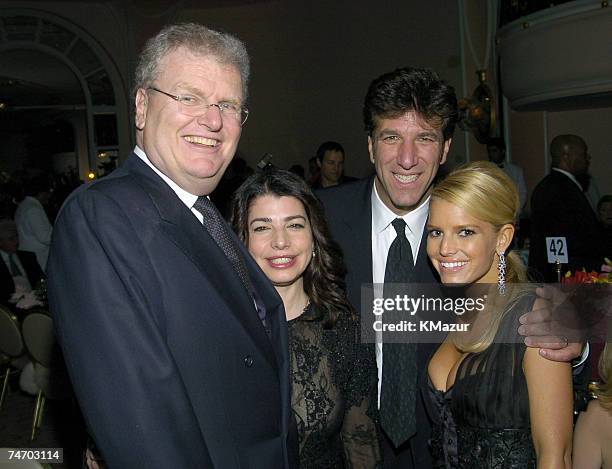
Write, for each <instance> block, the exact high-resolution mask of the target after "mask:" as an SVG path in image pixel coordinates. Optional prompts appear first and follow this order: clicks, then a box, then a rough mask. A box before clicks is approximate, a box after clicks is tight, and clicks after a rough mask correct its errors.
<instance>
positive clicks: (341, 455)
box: [289, 306, 380, 469]
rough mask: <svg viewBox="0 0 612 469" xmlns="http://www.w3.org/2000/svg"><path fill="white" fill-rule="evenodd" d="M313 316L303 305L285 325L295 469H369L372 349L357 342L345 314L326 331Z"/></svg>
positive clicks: (373, 458)
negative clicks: (296, 441)
mask: <svg viewBox="0 0 612 469" xmlns="http://www.w3.org/2000/svg"><path fill="white" fill-rule="evenodd" d="M314 317H315V312H314V311H313V308H312V306H309V307H308V308H307V310H306V311H305V312H304V313H303V314H302V315H301V316H300V317H298V318H296V319H293V320H291V321H289V341H290V347H291V373H292V378H291V384H292V391H291V406H292V408H293V413H294V416H295V419H296V421H297V426H298V434H299V443H300V457H299V461H300V469H309V468H312V469H325V468H330V469H331V468H334V469H341V468H364V469H365V468H375V467H377V464H378V462H379V460H380V451H379V447H378V438H377V434H376V427H375V423H374V420H375V419H374V417H375V414H372V413H371V412H373V409H375V406H370V403H371V402H372V401H373V398H374V397H375V394H374V393H375V392H376V388H375V384H376V364H375V362H374V351H373V350H369V349H368V345H367V344H361V343H360V340H359V328H358V323H357V321H355V320H353V319H350V318H348V317H347V315H344V314H343V315H341V316H340V318H339V320H338V322H337V323H336V325H335V327H334V328H333V329H329V330H325V329H324V328H323V323H322V321H320V320H317V319H313V318H314ZM370 407H372V409H371V408H370Z"/></svg>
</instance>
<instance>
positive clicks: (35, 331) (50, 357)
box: [21, 313, 62, 368]
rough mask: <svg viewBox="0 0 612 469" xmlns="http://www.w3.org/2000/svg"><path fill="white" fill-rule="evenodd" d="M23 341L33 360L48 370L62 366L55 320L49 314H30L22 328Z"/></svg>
mask: <svg viewBox="0 0 612 469" xmlns="http://www.w3.org/2000/svg"><path fill="white" fill-rule="evenodd" d="M21 330H22V331H23V340H24V342H25V345H26V347H27V349H28V351H29V352H30V356H31V357H32V359H33V360H34V361H35V362H37V363H40V364H41V365H42V366H44V367H46V368H55V367H57V366H62V358H61V352H60V350H59V347H58V345H57V343H56V342H55V333H54V331H53V320H52V319H51V317H50V316H49V315H47V314H43V313H32V314H28V315H27V316H26V318H25V319H24V320H23V324H22V326H21Z"/></svg>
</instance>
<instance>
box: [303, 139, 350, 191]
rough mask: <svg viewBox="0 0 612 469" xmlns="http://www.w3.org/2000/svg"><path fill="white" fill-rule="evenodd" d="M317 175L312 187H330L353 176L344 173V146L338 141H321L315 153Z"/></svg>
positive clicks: (347, 180)
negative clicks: (317, 168)
mask: <svg viewBox="0 0 612 469" xmlns="http://www.w3.org/2000/svg"><path fill="white" fill-rule="evenodd" d="M316 158H317V166H318V167H319V177H318V178H317V179H316V180H315V182H314V183H313V184H312V187H313V188H314V189H318V188H322V187H332V186H337V185H338V184H342V183H344V182H349V181H354V180H355V178H352V177H350V176H345V175H344V148H343V147H342V145H340V144H339V143H338V142H331V141H330V142H324V143H322V144H321V145H320V146H319V148H318V150H317V154H316Z"/></svg>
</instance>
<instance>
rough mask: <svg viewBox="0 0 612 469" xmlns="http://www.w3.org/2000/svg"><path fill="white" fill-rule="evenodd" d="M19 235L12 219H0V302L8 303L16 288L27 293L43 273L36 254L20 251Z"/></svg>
mask: <svg viewBox="0 0 612 469" xmlns="http://www.w3.org/2000/svg"><path fill="white" fill-rule="evenodd" d="M18 246H19V235H18V234H17V227H16V226H15V222H13V220H7V219H5V220H0V257H2V260H3V261H4V262H2V263H0V302H1V303H5V304H7V303H8V300H9V299H10V298H11V296H12V295H13V293H15V291H16V290H18V291H19V292H21V293H27V292H29V291H31V290H32V289H33V288H36V285H37V284H38V282H40V281H41V280H42V279H43V278H44V277H45V274H44V273H43V271H42V270H41V268H40V266H39V265H38V262H37V260H36V255H35V254H34V253H33V252H29V251H20V250H18V249H17V247H18Z"/></svg>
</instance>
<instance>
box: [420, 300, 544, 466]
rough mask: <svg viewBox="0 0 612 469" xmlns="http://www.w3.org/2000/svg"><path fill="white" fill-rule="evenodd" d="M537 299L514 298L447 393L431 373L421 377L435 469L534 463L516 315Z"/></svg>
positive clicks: (521, 342) (521, 347)
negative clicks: (484, 346) (486, 344)
mask: <svg viewBox="0 0 612 469" xmlns="http://www.w3.org/2000/svg"><path fill="white" fill-rule="evenodd" d="M534 301H535V297H534V295H533V294H524V295H522V296H521V297H520V298H519V299H518V300H517V301H516V302H513V304H512V306H510V309H509V311H508V312H507V313H506V315H505V317H504V318H503V319H502V321H501V323H500V326H499V329H498V331H497V334H496V336H495V340H494V342H493V343H492V344H491V345H490V346H489V347H488V348H487V349H486V350H484V351H482V352H478V353H470V354H468V355H466V356H465V358H464V359H463V361H462V362H461V364H460V365H459V367H458V369H457V377H456V378H455V383H454V385H453V386H451V387H450V388H449V389H448V390H447V391H446V392H442V391H440V390H437V389H435V388H434V387H433V384H432V383H431V380H430V379H429V377H428V376H425V377H423V380H421V382H422V383H425V384H424V385H423V386H422V388H421V393H422V396H423V399H424V402H425V407H426V409H427V413H428V415H429V417H430V418H431V420H432V434H431V440H430V451H431V454H432V458H433V461H434V467H435V468H461V469H463V468H475V467H478V468H480V469H485V468H486V469H488V468H500V469H502V468H503V469H510V468H520V469H528V468H535V467H536V454H535V450H534V447H533V441H532V439H531V430H530V421H529V395H528V393H527V382H526V380H525V375H524V374H523V369H522V363H523V356H524V355H525V349H526V347H525V345H524V344H523V341H522V340H521V338H520V337H519V335H518V327H519V322H518V318H519V317H520V316H521V315H522V314H524V313H525V312H527V311H529V310H531V307H532V305H533V302H534ZM425 373H427V369H426V370H425Z"/></svg>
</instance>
